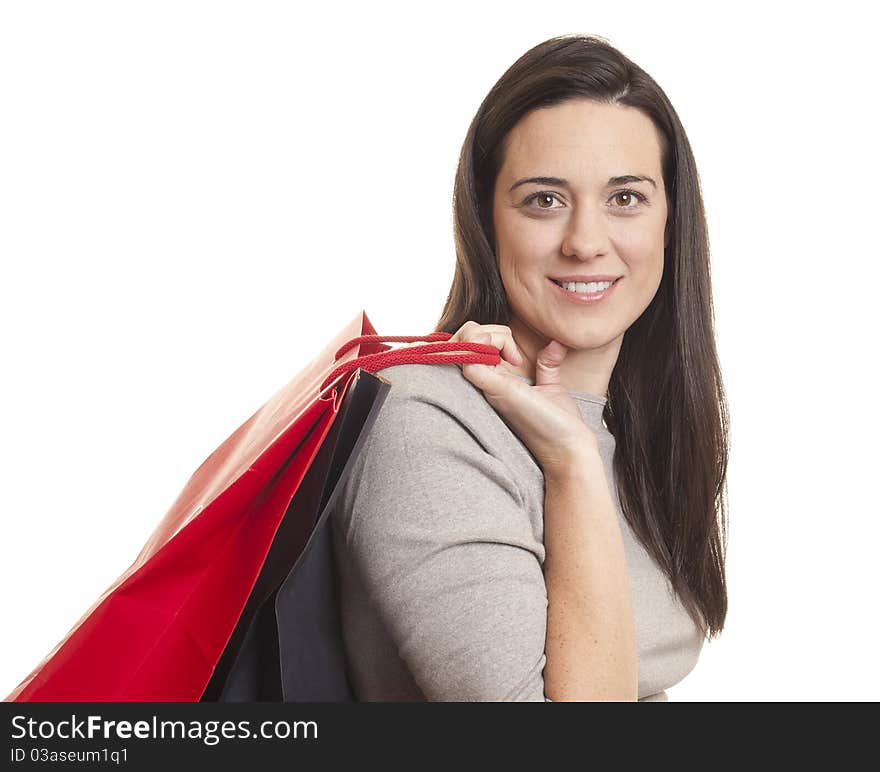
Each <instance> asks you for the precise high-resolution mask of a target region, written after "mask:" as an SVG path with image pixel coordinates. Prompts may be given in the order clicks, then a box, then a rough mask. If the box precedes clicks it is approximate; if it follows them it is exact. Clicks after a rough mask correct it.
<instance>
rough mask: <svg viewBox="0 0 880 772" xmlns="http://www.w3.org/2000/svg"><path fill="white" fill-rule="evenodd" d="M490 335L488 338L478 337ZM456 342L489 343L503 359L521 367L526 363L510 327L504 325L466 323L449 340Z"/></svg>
mask: <svg viewBox="0 0 880 772" xmlns="http://www.w3.org/2000/svg"><path fill="white" fill-rule="evenodd" d="M485 335H488V336H489V337H488V338H478V337H477V336H485ZM449 340H450V342H454V341H469V342H472V343H483V342H485V343H488V344H489V345H491V346H494V347H495V348H497V349H498V350H499V353H500V355H501V357H502V358H503V359H505V360H506V361H508V362H510V363H511V364H513V365H521V364H523V362H524V361H525V358H524V357H523V355H522V352H521V351H520V350H519V348H518V347H517V345H516V341H514V339H513V334H512V333H511V331H510V327H507V326H506V325H503V324H477V323H476V322H473V321H467V322H465V323H464V324H463V325H462V326H461V327H460V328H459V329H458V330H457V331H456V333H455V334H454V335H453V336H452V337H451V338H450V339H449Z"/></svg>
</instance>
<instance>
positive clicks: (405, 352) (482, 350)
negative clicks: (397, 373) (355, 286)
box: [321, 332, 501, 391]
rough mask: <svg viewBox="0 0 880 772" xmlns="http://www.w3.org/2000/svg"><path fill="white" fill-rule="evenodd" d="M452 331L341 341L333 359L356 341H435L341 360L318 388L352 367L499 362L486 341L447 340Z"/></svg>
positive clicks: (493, 363) (376, 368)
mask: <svg viewBox="0 0 880 772" xmlns="http://www.w3.org/2000/svg"><path fill="white" fill-rule="evenodd" d="M451 337H452V333H451V332H431V333H428V334H427V335H358V336H357V337H356V338H352V339H351V340H349V341H347V342H346V343H344V344H343V345H342V346H341V347H340V348H339V350H338V351H337V352H336V356H335V359H337V360H338V359H339V357H341V356H343V355H344V354H345V352H346V351H348V350H349V349H351V348H352V347H354V346H356V345H357V344H358V343H380V342H382V341H396V342H400V343H409V342H413V341H417V340H426V341H438V342H436V343H430V344H429V345H426V346H409V347H408V348H397V349H390V350H388V351H380V352H378V353H376V354H364V355H363V356H359V357H355V358H354V359H352V360H351V361H349V362H343V363H342V364H341V365H339V367H337V368H335V369H334V370H333V371H332V372H331V373H330V375H328V376H327V377H326V378H325V379H324V382H323V383H322V384H321V391H324V389H326V388H327V386H328V385H329V384H330V383H333V381H335V380H336V379H337V378H338V377H339V376H340V375H342V374H344V373H348V372H350V371H351V370H356V369H358V368H361V369H362V370H365V371H366V372H368V373H374V372H376V370H382V369H383V368H385V367H391V366H392V365H403V364H418V365H423V364H434V365H436V364H458V365H461V364H465V365H468V364H476V365H497V364H498V363H499V362H500V361H501V354H500V353H499V351H498V349H497V348H495V346H492V345H490V344H488V343H468V342H466V341H456V342H453V343H449V342H448V341H449V339H450V338H451ZM444 351H450V352H452V351H469V352H472V353H469V354H451V353H450V354H443V353H438V352H444Z"/></svg>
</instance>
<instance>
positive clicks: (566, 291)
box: [547, 276, 623, 304]
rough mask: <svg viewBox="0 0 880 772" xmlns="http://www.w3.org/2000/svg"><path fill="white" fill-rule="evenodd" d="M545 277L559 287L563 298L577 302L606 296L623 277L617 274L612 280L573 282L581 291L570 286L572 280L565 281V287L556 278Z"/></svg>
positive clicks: (591, 301)
mask: <svg viewBox="0 0 880 772" xmlns="http://www.w3.org/2000/svg"><path fill="white" fill-rule="evenodd" d="M547 278H548V279H549V280H550V282H551V283H552V284H554V285H555V286H556V287H558V288H559V292H560V293H561V296H562V297H563V298H567V299H569V300H573V301H575V302H577V303H582V304H593V303H597V302H599V301H600V300H602V299H604V298H606V297H608V296H609V295H610V294H611V293H612V292H613V291H614V289H615V288H616V287H617V285H618V284H619V283H620V280H621V279H622V278H623V277H622V276H618V277H617V278H616V279H614V280H613V281H612V280H611V279H608V280H607V281H603V282H586V283H585V282H575V285H580V289H582V290H583V291H582V292H579V291H578V286H574V287H573V288H572V282H565V283H566V284H567V285H568V288H566V287H565V286H563V283H562V282H561V281H559V280H558V279H553V278H550V277H549V276H548V277H547ZM609 282H610V283H609ZM587 290H589V291H587Z"/></svg>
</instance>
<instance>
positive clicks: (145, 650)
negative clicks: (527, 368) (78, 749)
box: [6, 311, 500, 702]
mask: <svg viewBox="0 0 880 772" xmlns="http://www.w3.org/2000/svg"><path fill="white" fill-rule="evenodd" d="M449 337H451V336H450V335H449V333H445V332H435V333H431V334H429V335H425V336H379V335H377V334H376V331H375V329H374V328H373V325H372V324H371V323H370V321H369V319H368V318H367V315H366V312H364V311H361V312H360V313H359V314H358V315H357V316H356V317H355V318H354V319H353V320H352V321H351V322H350V323H349V324H348V325H346V327H345V328H344V329H343V330H341V331H340V332H339V333H338V334H337V335H336V336H335V337H334V338H333V340H332V341H331V342H330V343H329V344H328V345H327V346H326V347H325V348H324V349H323V350H322V351H321V353H320V354H318V356H316V357H315V358H314V359H313V360H312V361H311V362H310V363H309V364H308V365H307V366H306V367H305V368H304V369H303V370H302V371H301V372H300V373H299V374H298V375H297V376H296V377H295V378H294V379H293V380H292V381H290V382H289V383H288V384H287V385H286V386H285V387H284V388H282V389H281V390H279V391H278V392H277V393H276V394H275V395H274V396H273V397H272V398H271V399H270V400H269V401H268V402H266V403H265V404H264V405H263V406H262V407H261V408H260V409H259V410H257V411H256V413H254V414H253V415H252V416H251V417H250V418H249V419H248V420H247V421H245V422H244V423H243V424H242V425H241V426H240V427H239V428H238V429H237V430H236V431H235V432H233V433H232V435H231V436H230V437H229V438H228V439H227V440H225V441H224V442H223V443H222V444H221V445H220V447H219V448H217V450H215V451H214V452H213V453H212V454H211V455H210V456H208V458H207V459H205V461H204V462H203V463H202V465H201V466H200V467H199V468H198V469H197V470H196V471H195V473H194V474H193V475H192V477H191V478H190V480H189V482H188V483H187V484H186V486H185V487H184V489H183V491H182V492H181V493H180V495H179V496H178V497H177V499H176V500H175V501H174V503H173V504H172V506H171V508H170V509H169V511H168V513H167V514H166V515H165V517H164V518H163V519H162V521H161V522H160V523H159V525H158V526H157V528H156V529H155V531H154V532H153V534H152V535H151V537H150V539H149V540H148V541H147V543H146V545H145V546H144V547H143V549H142V550H141V552H140V554H139V555H138V556H137V558H136V559H135V561H134V562H133V563H132V564H131V566H130V567H129V568H128V569H127V570H126V571H125V572H124V573H123V574H122V575H121V576H120V577H119V578H118V579H117V580H116V581H115V582H114V583H113V584H111V585H110V587H108V588H107V590H105V592H104V593H103V594H102V595H101V597H100V598H98V600H97V601H95V603H94V604H93V605H92V606H91V608H89V610H88V611H86V613H85V614H84V615H83V616H82V617H81V618H80V619H79V621H78V622H77V623H76V624H75V625H74V626H73V628H72V629H71V630H70V632H68V634H67V635H66V636H65V638H64V639H63V640H62V641H61V642H60V643H58V644H57V645H56V646H55V648H54V649H53V650H52V651H51V652H50V653H49V654H48V655H46V657H45V658H44V659H43V660H42V661H41V662H40V664H39V665H37V667H36V668H34V670H33V671H32V672H31V673H30V674H29V675H28V676H27V677H26V678H25V679H24V680H23V681H22V682H21V683H20V684H19V685H18V686H17V687H16V688H15V689H14V690H13V692H12V693H11V694H10V695H9V696H8V697H7V698H6V701H16V702H26V701H37V702H60V701H100V702H104V701H120V702H126V701H165V702H171V701H198V700H199V698H200V697H201V696H202V695H203V693H204V692H205V688H206V686H207V685H208V683H209V681H210V679H211V676H212V673H213V672H214V670H215V667H216V666H217V663H218V660H219V659H220V657H221V654H222V653H223V651H224V648H226V646H227V644H228V643H229V641H230V637H231V636H232V633H233V631H234V630H235V628H236V624H237V622H238V620H239V617H240V616H241V615H242V611H243V610H244V608H245V605H246V603H247V601H248V598H249V595H250V593H251V591H252V590H253V588H254V585H255V582H256V580H257V578H258V576H259V575H260V572H261V568H262V566H263V563H264V561H265V560H266V556H267V553H268V551H269V548H270V546H271V544H272V541H273V539H274V537H275V534H276V531H277V530H278V527H279V525H280V523H281V521H282V518H283V516H284V513H285V511H286V510H287V508H288V505H289V504H290V502H291V499H292V497H293V496H294V495H295V494H296V492H297V490H298V488H299V486H300V483H301V482H302V480H303V478H304V477H305V476H306V473H307V472H308V470H309V468H310V465H311V464H312V462H313V461H314V459H315V457H316V455H317V454H318V452H319V450H320V448H321V447H322V443H323V442H324V439H325V438H326V437H327V435H328V432H329V431H330V429H331V427H332V426H333V424H334V421H335V420H336V417H337V415H338V413H339V409H340V406H341V404H342V402H343V399H344V397H345V395H346V392H347V390H348V389H349V387H350V385H351V383H352V381H353V380H354V379H355V378H356V376H357V370H359V369H362V370H364V371H366V372H375V371H376V370H380V369H382V368H385V367H389V366H391V365H395V364H404V363H414V364H445V363H458V364H462V363H468V362H473V363H478V364H497V363H498V362H499V361H500V357H499V354H498V351H497V349H495V348H493V347H492V346H489V345H488V344H479V343H464V342H458V343H448V342H445V341H447V340H448V338H449ZM381 341H399V342H409V341H437V342H435V343H431V344H430V345H421V346H411V347H409V348H400V349H392V348H391V347H390V346H388V345H386V344H384V343H382V342H381ZM462 351H463V352H469V353H463V354H462V353H455V352H462ZM444 352H446V353H444ZM301 525H302V529H303V530H304V531H305V535H306V536H308V531H309V529H310V528H312V527H313V526H314V523H313V522H304V523H302V524H301Z"/></svg>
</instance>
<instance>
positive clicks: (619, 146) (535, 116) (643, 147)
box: [501, 99, 661, 182]
mask: <svg viewBox="0 0 880 772" xmlns="http://www.w3.org/2000/svg"><path fill="white" fill-rule="evenodd" d="M660 152H661V146H660V137H659V135H658V132H657V129H656V128H655V126H654V124H653V123H652V122H651V119H650V118H648V117H647V116H646V115H645V114H644V113H643V112H642V111H641V110H637V109H636V108H634V107H626V106H621V105H607V104H599V103H596V102H591V101H588V100H584V99H581V100H572V101H568V102H564V103H562V104H559V105H554V106H552V107H542V108H539V109H537V110H533V111H531V112H530V113H528V114H527V115H525V116H524V117H523V118H522V119H521V120H520V121H519V123H517V124H516V125H515V126H514V127H513V129H511V130H510V132H509V134H508V136H507V149H506V152H505V156H504V166H503V167H502V169H501V174H502V175H507V176H509V177H519V176H525V175H529V174H554V175H559V176H563V177H579V178H581V179H584V180H591V179H594V178H596V179H599V178H603V177H604V178H605V179H607V178H608V177H610V176H612V175H615V174H624V173H637V174H648V175H650V176H652V177H655V179H657V180H658V182H659V176H660V175H661V157H660ZM655 175H656V176H655Z"/></svg>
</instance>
